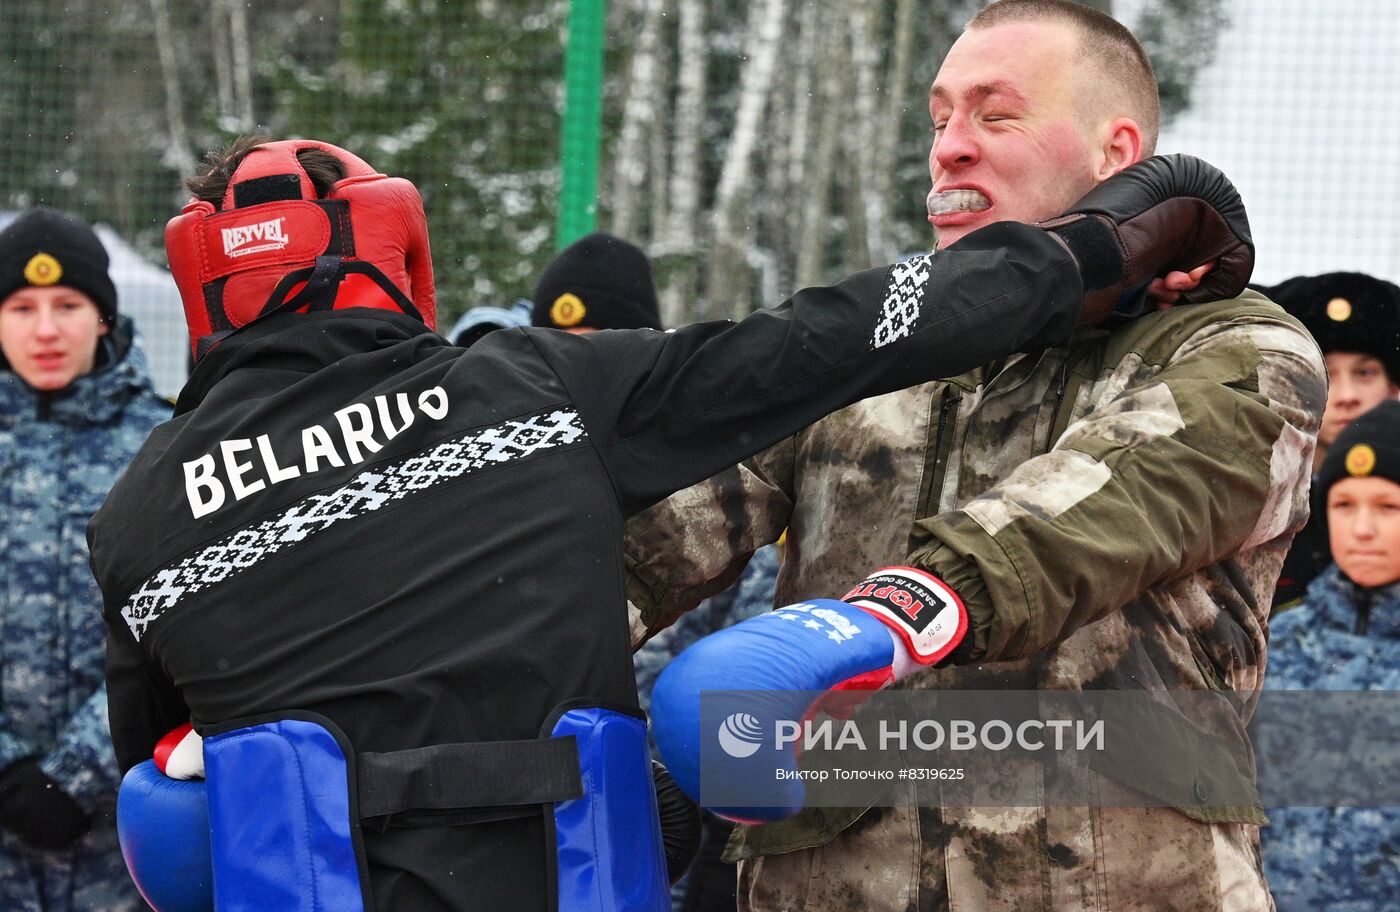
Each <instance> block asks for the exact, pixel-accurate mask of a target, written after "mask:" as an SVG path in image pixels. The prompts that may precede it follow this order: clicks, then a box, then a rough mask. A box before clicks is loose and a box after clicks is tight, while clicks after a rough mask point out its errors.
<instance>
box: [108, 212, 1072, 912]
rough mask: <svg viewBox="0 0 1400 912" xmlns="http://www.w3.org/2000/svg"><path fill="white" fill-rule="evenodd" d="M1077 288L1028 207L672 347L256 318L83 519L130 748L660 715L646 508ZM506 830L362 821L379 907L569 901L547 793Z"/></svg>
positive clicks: (1002, 340)
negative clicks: (641, 709) (557, 881)
mask: <svg viewBox="0 0 1400 912" xmlns="http://www.w3.org/2000/svg"><path fill="white" fill-rule="evenodd" d="M1081 294H1082V292H1081V283H1080V279H1079V274H1078V271H1077V268H1076V266H1075V264H1074V262H1073V261H1072V259H1071V258H1070V256H1069V255H1068V254H1067V253H1066V252H1065V251H1064V249H1063V248H1062V247H1061V246H1060V244H1059V243H1058V242H1057V241H1056V240H1054V239H1053V238H1051V237H1050V236H1049V235H1047V234H1045V233H1043V232H1041V231H1040V230H1038V229H1034V228H1030V227H1028V226H1023V225H1013V224H1009V223H1008V224H1004V225H997V226H993V227H991V228H988V229H984V230H983V231H982V232H979V233H978V234H976V235H974V236H972V237H970V238H968V239H967V240H965V241H964V242H963V243H961V244H959V245H957V246H956V247H954V248H951V249H949V250H947V251H943V252H940V253H939V254H937V256H935V257H931V258H928V257H920V258H917V259H915V260H912V261H910V262H906V263H903V264H900V265H896V266H893V267H890V268H889V269H880V270H871V271H869V272H864V273H860V274H858V275H855V276H853V277H851V278H849V279H847V280H846V281H844V282H842V283H841V284H839V285H837V286H834V287H831V288H814V289H807V290H805V291H801V292H798V293H797V294H796V295H795V296H794V297H793V298H792V299H791V300H790V301H788V302H786V303H784V304H783V305H782V306H780V307H778V308H776V309H773V310H766V311H762V312H760V313H758V314H755V315H754V316H752V317H750V318H748V319H746V320H744V321H742V322H740V323H729V322H714V323H702V324H696V325H691V326H686V327H684V328H681V329H679V330H675V331H673V332H669V333H663V332H656V331H652V330H630V331H605V332H598V333H594V334H590V335H579V336H576V335H570V334H567V333H563V332H558V331H554V330H543V329H520V330H500V331H497V332H494V333H491V334H490V335H488V336H487V337H486V338H484V339H483V340H482V341H480V342H478V343H477V344H476V345H474V346H473V347H472V348H470V349H459V348H454V347H452V346H450V345H448V344H447V343H446V342H445V341H444V340H443V339H442V338H441V337H439V336H437V335H435V334H434V333H432V332H430V331H429V330H427V329H426V328H425V327H424V326H423V325H422V324H421V323H419V322H417V321H416V320H414V319H412V318H410V317H407V316H404V315H400V314H396V313H392V312H389V311H382V310H369V309H355V310H342V311H331V312H322V313H315V314H309V315H285V316H277V317H272V318H268V319H266V320H264V321H259V322H257V323H255V324H252V325H250V326H249V327H247V328H245V329H243V330H241V331H239V332H237V333H235V334H234V335H232V336H230V337H229V338H228V339H226V340H225V341H223V342H222V343H221V344H220V345H219V346H218V347H217V348H216V349H215V350H214V351H213V352H211V353H210V354H209V355H207V356H206V357H205V358H204V360H203V361H202V362H201V363H200V365H199V367H198V369H197V370H196V371H195V374H194V376H193V377H192V378H191V380H190V382H189V384H188V385H187V386H186V388H185V390H184V392H183V394H182V396H181V399H180V403H179V407H178V409H177V417H176V418H175V419H173V420H172V421H170V422H168V423H167V424H164V425H162V426H160V427H159V428H158V429H157V430H156V431H155V432H154V433H153V434H152V436H151V438H150V440H149V441H148V442H147V444H146V446H145V448H144V449H143V450H142V451H141V453H140V454H139V455H138V456H137V457H136V459H135V461H134V462H133V463H132V464H131V466H130V468H129V469H128V470H127V472H126V474H125V476H124V477H123V478H122V479H121V481H120V482H119V483H118V484H117V486H116V488H115V489H114V490H113V491H112V493H111V496H110V497H109V498H108V500H107V502H106V504H105V505H104V506H103V508H102V509H101V511H100V512H98V514H97V515H96V517H95V518H94V519H93V521H92V524H91V526H90V528H89V531H88V537H89V542H90V544H91V552H92V563H93V568H94V571H95V573H96V576H97V579H98V581H99V583H100V584H101V587H102V592H103V596H104V599H105V614H106V618H107V622H108V625H109V629H110V640H109V657H108V665H109V667H108V687H109V697H110V701H111V722H112V735H113V740H114V742H115V744H116V749H117V756H118V758H119V760H120V762H121V765H122V767H123V769H126V768H129V767H130V766H132V765H134V764H136V763H138V762H140V761H141V760H144V759H146V758H148V757H150V755H151V750H152V747H153V745H154V744H155V742H156V740H157V739H158V738H160V736H162V735H163V734H165V733H166V732H167V731H169V730H170V729H172V728H174V727H175V726H177V725H179V724H181V723H183V722H185V721H187V720H192V721H193V722H194V724H195V726H196V728H197V729H198V730H200V731H201V733H204V734H208V733H209V732H210V731H211V730H218V728H219V726H220V725H221V724H225V723H228V722H229V721H230V720H235V719H244V718H248V717H257V716H265V715H267V714H272V715H277V714H280V713H286V712H291V711H303V712H305V711H309V712H314V713H318V714H321V715H323V716H325V717H328V718H329V719H331V720H333V721H334V722H335V723H336V724H337V725H338V726H339V727H340V729H341V730H343V732H344V733H345V735H346V737H347V738H348V740H349V742H350V744H351V745H353V747H354V749H355V750H356V751H357V752H360V753H363V752H366V751H374V752H381V751H396V750H403V749H408V748H414V747H420V746H424V745H434V744H445V743H455V742H472V741H489V740H510V739H527V738H535V737H537V736H538V735H539V733H540V730H541V726H542V724H543V723H544V722H545V720H546V719H547V717H548V716H549V715H550V713H551V710H552V709H554V708H555V706H556V705H557V704H559V703H560V702H561V701H564V700H569V699H572V698H588V699H591V700H595V701H599V702H604V703H613V704H623V705H627V706H635V705H636V695H635V689H634V684H633V679H632V672H631V662H630V649H629V632H628V624H627V618H626V603H625V596H624V576H623V569H622V554H621V540H622V524H623V521H624V520H625V519H626V518H627V517H628V516H630V515H631V514H633V513H635V512H637V511H639V510H641V509H642V508H644V507H646V506H648V505H649V504H651V503H653V502H655V501H657V500H659V499H660V498H662V497H664V496H666V495H668V494H670V493H671V492H673V491H676V490H678V489H680V488H683V487H686V486H688V485H690V484H692V483H694V482H697V481H700V480H702V479H704V478H706V477H708V476H710V475H712V474H714V473H715V472H718V471H720V470H721V469H724V468H726V467H728V466H730V465H733V464H734V463H736V462H738V461H739V460H741V459H743V458H746V457H747V456H749V455H751V454H753V453H755V452H757V451H759V450H761V449H763V448H765V447H767V446H769V445H771V444H773V443H775V442H776V441H778V440H780V439H782V438H784V437H786V436H788V435H789V434H792V433H794V432H795V431H797V430H798V429H800V428H801V427H803V426H805V425H807V424H809V423H811V422H812V421H814V420H816V419H817V418H820V417H821V416H822V415H824V414H826V413H828V412H830V411H833V410H835V409H837V408H840V407H843V406H845V405H847V404H849V403H851V402H853V401H855V400H857V399H859V398H861V397H865V396H872V395H877V394H882V393H885V392H888V391H891V390H895V389H899V388H902V387H905V386H909V385H912V384H915V383H920V382H924V381H926V380H929V379H932V378H934V377H941V376H947V375H953V374H958V373H962V372H963V371H965V370H968V369H970V368H972V367H973V366H975V365H978V364H983V363H985V362H987V361H990V360H992V359H993V358H996V357H999V356H1003V355H1006V354H1008V353H1010V352H1013V351H1017V350H1025V349H1029V348H1035V347H1040V346H1044V345H1049V344H1054V343H1057V342H1063V341H1064V340H1066V339H1067V338H1068V337H1069V335H1070V333H1071V331H1072V329H1073V327H1074V324H1075V322H1076V319H1077V317H1078V313H1079V308H1080V299H1081ZM496 816H504V817H506V818H507V819H489V818H490V817H492V815H490V814H487V815H482V814H475V815H471V814H463V815H451V814H448V815H442V814H438V815H419V816H418V817H415V816H414V815H412V814H409V815H398V816H395V817H394V818H392V819H389V820H386V821H378V823H379V826H378V827H375V828H371V827H366V830H365V836H364V843H365V849H366V854H367V857H368V863H369V871H370V873H371V883H372V892H373V893H374V896H375V901H376V904H377V907H378V909H379V910H380V912H385V910H390V909H393V910H398V909H414V910H427V909H465V908H481V909H507V908H509V909H512V910H520V912H525V910H542V909H545V908H546V907H547V905H548V904H549V902H550V900H549V898H548V896H549V887H548V885H547V884H548V876H547V871H548V870H550V866H551V865H552V862H551V861H550V860H549V856H548V854H547V851H546V847H545V845H544V830H543V829H542V826H543V824H542V822H541V819H540V816H539V814H538V809H536V813H534V814H532V815H530V816H518V815H516V816H511V815H509V814H501V815H496ZM483 817H484V818H487V819H483Z"/></svg>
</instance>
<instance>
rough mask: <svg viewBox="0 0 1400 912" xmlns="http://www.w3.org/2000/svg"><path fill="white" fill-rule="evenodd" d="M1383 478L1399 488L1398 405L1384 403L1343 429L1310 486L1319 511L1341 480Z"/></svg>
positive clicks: (1395, 403) (1391, 402) (1329, 448)
mask: <svg viewBox="0 0 1400 912" xmlns="http://www.w3.org/2000/svg"><path fill="white" fill-rule="evenodd" d="M1367 477H1371V478H1385V479H1387V480H1389V481H1393V482H1395V483H1396V484H1400V402H1397V401H1395V400H1394V399H1387V400H1386V401H1385V402H1382V403H1381V404H1380V405H1378V406H1376V407H1375V408H1373V409H1370V410H1368V411H1366V412H1364V413H1363V414H1361V415H1360V416H1358V417H1357V418H1356V419H1355V420H1354V421H1352V422H1351V423H1350V424H1348V425H1347V426H1346V427H1345V428H1343V429H1342V432H1341V433H1340V434H1338V435H1337V439H1336V440H1334V441H1332V445H1331V446H1330V447H1328V448H1327V457H1326V458H1325V459H1323V460H1322V468H1321V469H1320V470H1319V471H1318V473H1317V480H1316V481H1315V482H1314V483H1313V495H1314V497H1315V498H1316V499H1317V501H1316V502H1317V505H1318V508H1321V507H1322V505H1323V504H1325V503H1326V502H1327V490H1328V489H1329V488H1331V487H1332V485H1334V484H1336V483H1337V482H1339V481H1341V480H1342V479H1343V478H1367Z"/></svg>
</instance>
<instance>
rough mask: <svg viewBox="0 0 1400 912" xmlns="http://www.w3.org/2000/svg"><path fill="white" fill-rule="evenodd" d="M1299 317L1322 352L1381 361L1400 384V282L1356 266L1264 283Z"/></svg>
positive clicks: (1389, 375) (1391, 377)
mask: <svg viewBox="0 0 1400 912" xmlns="http://www.w3.org/2000/svg"><path fill="white" fill-rule="evenodd" d="M1264 293H1265V294H1266V295H1268V296H1269V297H1270V298H1271V299H1273V301H1274V302H1275V303H1277V304H1278V305H1279V306H1280V307H1282V308H1283V309H1284V310H1286V311H1288V312H1289V313H1291V314H1292V315H1293V316H1295V317H1297V318H1298V320H1299V321H1301V322H1302V324H1303V325H1304V326H1305V327H1307V330H1308V332H1310V333H1312V336H1313V338H1314V339H1316V340H1317V344H1318V347H1319V348H1321V349H1322V352H1323V354H1326V353H1327V352H1332V351H1341V352H1360V353H1362V354H1367V355H1371V356H1373V357H1375V358H1376V359H1377V360H1378V361H1380V362H1381V364H1382V365H1383V366H1384V367H1385V372H1386V375H1387V376H1388V377H1389V378H1390V382H1391V383H1396V384H1400V288H1397V287H1396V286H1395V285H1394V284H1392V283H1391V282H1387V281H1386V280H1384V279H1377V278H1375V277H1373V276H1368V275H1365V274H1363V273H1360V272H1329V273H1327V274H1325V275H1317V276H1298V277H1297V278H1293V279H1289V280H1288V281H1286V282H1283V283H1281V284H1279V285H1275V286H1273V287H1272V288H1268V289H1264Z"/></svg>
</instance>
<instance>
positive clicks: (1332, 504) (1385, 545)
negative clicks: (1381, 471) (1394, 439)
mask: <svg viewBox="0 0 1400 912" xmlns="http://www.w3.org/2000/svg"><path fill="white" fill-rule="evenodd" d="M1327 533H1328V536H1329V537H1330V540H1331V545H1332V560H1334V561H1336V562H1337V566H1338V567H1340V568H1341V571H1342V572H1343V573H1345V574H1346V576H1347V579H1349V580H1351V581H1352V582H1353V583H1356V585H1358V586H1365V587H1366V588H1374V587H1376V586H1387V585H1389V584H1391V583H1393V582H1395V581H1396V580H1400V484H1396V483H1395V482H1393V481H1391V480H1390V479H1388V478H1378V477H1367V478H1343V479H1342V480H1341V481H1338V482H1336V483H1335V484H1333V485H1332V487H1331V488H1329V489H1328V490H1327Z"/></svg>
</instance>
